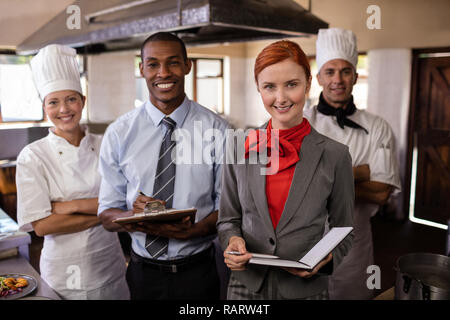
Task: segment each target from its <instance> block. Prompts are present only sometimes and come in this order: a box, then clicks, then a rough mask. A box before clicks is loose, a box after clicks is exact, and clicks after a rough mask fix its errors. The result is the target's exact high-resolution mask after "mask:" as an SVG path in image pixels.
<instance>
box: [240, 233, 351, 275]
mask: <svg viewBox="0 0 450 320" xmlns="http://www.w3.org/2000/svg"><path fill="white" fill-rule="evenodd" d="M352 230H353V228H352V227H334V228H332V229H331V230H330V231H329V232H328V233H327V234H326V235H325V236H324V237H323V238H322V239H321V240H320V241H319V242H317V244H316V245H315V246H314V247H312V249H311V250H309V251H308V253H307V254H306V255H305V256H304V257H303V258H301V259H300V260H299V261H293V260H284V259H280V257H277V256H272V255H268V254H260V253H251V254H252V255H253V257H252V258H251V259H250V261H249V263H253V264H262V265H268V266H278V267H292V268H300V269H306V270H312V269H314V267H315V266H316V265H317V264H318V263H319V262H320V261H322V260H323V259H324V258H325V257H326V256H327V255H328V254H329V253H330V252H331V251H332V250H333V249H334V248H336V246H337V245H338V244H339V243H340V242H341V241H342V240H344V239H345V237H346V236H347V235H348V234H349V233H350V232H351V231H352Z"/></svg>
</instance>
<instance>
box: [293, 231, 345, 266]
mask: <svg viewBox="0 0 450 320" xmlns="http://www.w3.org/2000/svg"><path fill="white" fill-rule="evenodd" d="M352 230H353V228H352V227H334V228H332V229H331V230H330V231H329V232H328V233H327V234H326V235H325V236H324V237H323V238H322V239H321V240H320V241H319V242H318V243H317V244H316V245H315V246H314V247H313V248H312V249H311V250H309V252H308V253H307V254H306V255H305V256H304V257H303V258H302V259H301V260H300V261H299V262H300V263H303V264H306V265H308V266H311V267H312V268H313V267H315V266H316V264H318V263H319V262H320V261H321V260H322V259H323V258H325V257H326V256H327V255H328V254H329V253H330V252H331V251H332V250H333V249H334V248H335V247H336V246H337V245H338V244H339V242H341V241H342V240H343V239H344V238H345V237H346V236H347V235H348V234H349V233H350V232H351V231H352Z"/></svg>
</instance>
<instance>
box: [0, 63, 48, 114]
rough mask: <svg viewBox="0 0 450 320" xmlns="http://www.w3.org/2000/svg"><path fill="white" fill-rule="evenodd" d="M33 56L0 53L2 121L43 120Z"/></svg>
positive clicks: (0, 105)
mask: <svg viewBox="0 0 450 320" xmlns="http://www.w3.org/2000/svg"><path fill="white" fill-rule="evenodd" d="M30 60H31V56H23V57H20V56H14V55H0V117H1V121H2V122H14V121H40V120H43V117H44V115H43V110H42V103H41V100H40V99H39V95H38V93H37V90H36V88H35V86H34V83H33V79H32V76H31V68H30V65H29V61H30Z"/></svg>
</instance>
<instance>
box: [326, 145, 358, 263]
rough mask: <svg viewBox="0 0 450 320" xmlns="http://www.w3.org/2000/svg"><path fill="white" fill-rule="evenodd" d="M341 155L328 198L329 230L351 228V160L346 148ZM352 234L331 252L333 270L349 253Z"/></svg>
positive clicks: (352, 205)
mask: <svg viewBox="0 0 450 320" xmlns="http://www.w3.org/2000/svg"><path fill="white" fill-rule="evenodd" d="M345 151H346V152H343V153H342V154H341V157H340V159H337V162H336V171H335V179H334V185H333V189H332V191H331V194H330V196H329V198H328V204H327V207H328V214H329V224H330V229H331V228H333V227H348V226H353V215H354V202H355V185H354V182H353V169H352V159H351V156H350V153H349V152H348V148H347V147H346V148H345ZM352 241H353V233H350V234H349V235H348V236H347V237H346V238H345V239H344V240H343V241H342V242H341V243H340V244H339V245H338V246H337V247H336V248H335V249H334V250H333V252H332V253H333V270H336V267H337V266H338V265H339V264H340V263H341V261H342V259H343V258H344V256H345V255H346V254H347V253H348V252H349V251H350V248H351V246H352Z"/></svg>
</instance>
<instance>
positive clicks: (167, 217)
mask: <svg viewBox="0 0 450 320" xmlns="http://www.w3.org/2000/svg"><path fill="white" fill-rule="evenodd" d="M196 213H197V209H196V208H187V209H166V208H165V207H164V205H161V204H160V203H159V201H149V202H148V203H147V204H146V206H145V209H144V212H143V213H136V214H134V215H132V216H129V217H122V218H118V219H115V220H113V222H115V223H118V224H128V223H136V222H143V221H148V222H162V223H164V222H169V223H170V222H176V221H179V220H181V219H183V218H184V217H190V220H191V222H192V223H195V215H196Z"/></svg>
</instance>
